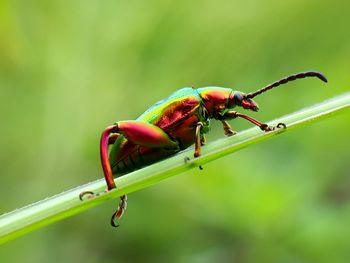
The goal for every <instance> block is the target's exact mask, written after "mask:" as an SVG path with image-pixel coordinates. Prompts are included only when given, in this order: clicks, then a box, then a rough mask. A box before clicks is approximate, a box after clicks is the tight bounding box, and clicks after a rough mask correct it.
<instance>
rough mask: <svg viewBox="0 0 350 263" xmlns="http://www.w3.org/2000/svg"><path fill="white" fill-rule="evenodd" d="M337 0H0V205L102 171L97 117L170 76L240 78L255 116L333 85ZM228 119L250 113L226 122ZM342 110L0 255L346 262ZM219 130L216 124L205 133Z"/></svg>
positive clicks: (13, 258)
mask: <svg viewBox="0 0 350 263" xmlns="http://www.w3.org/2000/svg"><path fill="white" fill-rule="evenodd" d="M349 8H350V4H349V3H347V1H301V0H285V1H257V0H248V1H247V0H246V1H225V0H218V1H198V0H194V1H169V0H164V1H152V0H149V1H97V0H90V1H82V0H81V1H67V0H60V1H8V0H2V1H1V2H0V36H1V37H0V91H1V93H0V94H1V95H0V116H1V128H0V164H1V165H0V185H1V190H0V213H4V212H7V211H11V210H13V209H15V208H17V207H21V206H24V205H26V204H29V203H31V202H35V201H38V200H41V199H44V198H45V197H48V196H52V195H54V194H56V193H59V192H61V191H64V190H66V189H69V188H72V187H75V186H77V185H81V184H84V183H86V182H89V181H92V180H95V179H98V178H101V177H102V171H101V168H100V164H99V156H98V142H99V136H100V133H101V131H102V130H103V128H104V127H105V126H107V125H110V124H111V123H113V122H114V121H117V120H125V119H134V118H136V117H137V116H138V115H139V114H140V113H142V112H143V111H144V110H145V109H147V108H148V107H149V106H150V105H152V104H153V103H154V102H155V101H157V100H159V99H162V98H164V97H166V96H168V95H169V94H170V93H172V92H173V91H175V90H177V89H179V88H182V87H184V86H195V87H201V86H208V85H217V86H225V87H232V88H234V89H237V90H241V91H245V92H249V91H253V90H256V89H257V88H260V87H262V86H264V85H266V84H268V83H270V82H272V81H274V80H277V79H279V78H281V77H284V76H285V75H288V74H291V73H295V72H299V71H303V70H310V69H315V70H319V71H322V72H324V73H325V74H326V75H327V76H328V78H329V84H328V85H324V84H323V83H322V82H319V81H317V80H315V79H306V80H300V81H297V82H294V83H290V84H288V86H284V87H283V88H282V87H281V88H279V89H276V90H274V91H271V92H269V93H266V94H264V95H261V96H260V97H257V98H256V101H257V102H258V103H259V105H260V109H261V110H260V112H259V113H251V114H250V115H251V116H253V117H255V118H257V119H259V120H262V121H267V120H270V119H272V118H276V117H278V116H281V115H283V114H287V113H289V112H293V111H296V110H298V109H301V108H303V107H306V106H308V105H312V104H314V103H316V102H318V101H322V100H324V99H327V98H329V97H332V96H334V95H337V94H340V93H342V92H345V91H347V90H349V82H350V75H349V73H348V72H349V63H350V62H349V61H350V33H349V30H348V27H349V24H350V18H349ZM232 125H233V127H234V128H235V129H236V130H242V129H245V128H247V127H251V125H250V124H249V123H246V122H245V121H244V120H235V121H233V122H232ZM349 128H350V124H349V112H347V113H345V114H341V115H337V116H335V117H333V118H330V119H327V120H325V121H322V122H318V123H316V124H312V125H309V126H305V127H303V128H301V129H297V130H295V131H293V132H290V133H286V134H283V135H281V136H278V137H276V138H273V139H271V140H268V141H266V142H263V143H259V144H256V145H254V146H251V147H249V148H247V149H244V150H242V151H240V152H237V153H235V154H232V155H230V156H227V157H225V158H222V159H220V160H217V161H215V162H212V163H210V164H208V165H205V167H204V170H203V171H199V170H196V169H195V170H190V171H188V172H187V173H184V174H182V175H180V176H176V177H173V178H171V179H169V180H166V181H164V182H161V183H159V184H157V185H156V186H153V187H150V188H148V189H144V190H142V191H139V192H136V193H133V194H130V195H129V207H128V210H127V213H126V215H125V217H124V218H123V220H122V221H121V227H120V228H119V229H117V230H115V229H113V228H111V227H110V225H109V222H108V220H109V218H110V215H111V213H112V212H113V211H114V209H115V208H116V203H117V200H113V201H111V202H108V203H105V204H103V205H101V206H99V207H96V208H94V209H90V210H89V211H87V212H84V213H82V214H79V215H76V216H73V217H71V218H68V219H65V220H63V221H60V222H58V223H55V224H53V225H50V226H48V227H45V228H42V229H40V230H37V231H35V232H32V233H30V234H28V235H26V236H23V237H21V238H19V239H16V240H13V241H11V242H9V243H7V244H5V245H3V246H1V247H0V260H1V262H85V263H90V262H170V263H171V262H194V263H197V262H215V261H216V262H288V263H289V262H321V263H322V262H327V263H328V262H349V261H350V249H349V248H350V176H349V157H350V154H349V153H350V151H349V148H350V142H349ZM222 136H223V131H222V128H221V125H219V124H216V125H214V128H213V130H212V132H211V134H210V136H209V137H208V140H209V141H214V140H215V139H217V138H220V137H222Z"/></svg>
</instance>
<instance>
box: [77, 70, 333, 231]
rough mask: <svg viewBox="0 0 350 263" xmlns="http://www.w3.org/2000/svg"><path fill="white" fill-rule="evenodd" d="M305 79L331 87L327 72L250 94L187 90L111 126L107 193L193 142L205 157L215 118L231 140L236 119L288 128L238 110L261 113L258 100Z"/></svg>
mask: <svg viewBox="0 0 350 263" xmlns="http://www.w3.org/2000/svg"><path fill="white" fill-rule="evenodd" d="M305 77H317V78H319V79H320V80H322V81H324V82H327V78H326V77H325V76H324V75H323V74H322V73H320V72H316V71H307V72H301V73H297V74H293V75H289V76H287V77H285V78H282V79H280V80H278V81H275V82H273V83H272V84H270V85H268V86H265V87H263V88H261V89H259V90H257V91H255V92H252V93H248V94H246V93H243V92H240V91H234V90H233V89H231V88H222V87H203V88H197V89H196V88H193V87H187V88H182V89H180V90H178V91H175V92H174V93H173V94H171V95H170V96H169V97H167V98H166V99H163V100H160V101H158V102H157V103H155V104H154V105H153V106H151V107H150V108H149V109H148V110H146V111H145V112H144V113H143V114H141V116H139V117H138V118H137V119H136V120H127V121H118V122H116V123H115V124H114V125H112V126H109V127H107V128H106V129H105V130H104V131H103V133H102V136H101V141H100V157H101V163H102V168H103V173H104V177H105V180H106V183H107V191H109V190H112V189H114V188H116V185H115V183H114V178H113V175H115V176H122V175H124V174H125V173H128V172H131V171H133V170H136V169H139V168H141V167H143V166H146V165H150V164H152V163H155V162H157V161H159V160H162V159H164V158H166V157H168V156H170V155H173V154H176V153H177V152H179V151H182V150H184V149H186V148H187V147H189V146H191V145H192V144H193V143H194V144H195V150H194V157H195V158H196V157H199V156H200V155H201V146H202V145H204V144H205V142H206V139H205V133H207V132H208V131H209V129H210V119H215V120H218V121H221V122H222V124H223V129H224V133H225V135H227V136H232V135H234V134H235V133H236V132H235V131H234V130H232V128H231V126H230V125H229V123H228V122H227V121H228V120H232V119H235V118H243V119H245V120H247V121H249V122H251V123H253V124H254V125H256V126H258V127H259V128H260V129H261V130H262V131H265V132H269V131H272V130H274V129H276V128H281V127H284V128H286V126H285V124H283V123H281V124H279V125H277V126H276V127H271V126H268V125H267V124H265V123H262V122H260V121H258V120H256V119H254V118H252V117H249V116H247V115H244V114H241V113H239V112H237V111H234V110H233V109H234V108H235V107H242V108H243V109H245V110H251V111H258V110H259V107H258V104H257V103H256V102H255V101H254V100H252V98H254V97H255V96H257V95H259V94H261V93H264V92H266V91H267V90H270V89H272V88H275V87H277V86H280V85H281V84H285V83H287V82H289V81H293V80H296V79H301V78H305ZM109 146H111V147H110V149H109ZM85 194H89V195H90V197H93V196H96V195H98V194H94V193H93V192H91V191H86V192H83V193H81V194H80V199H81V200H82V199H83V196H84V195H85ZM126 201H127V197H126V195H123V196H121V197H120V203H119V206H118V209H117V210H116V212H115V213H114V214H113V215H112V218H111V224H112V226H118V225H117V224H116V223H115V221H116V220H117V219H119V218H121V216H122V215H123V213H124V211H125V209H126Z"/></svg>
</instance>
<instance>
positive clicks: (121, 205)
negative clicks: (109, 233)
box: [111, 195, 128, 227]
mask: <svg viewBox="0 0 350 263" xmlns="http://www.w3.org/2000/svg"><path fill="white" fill-rule="evenodd" d="M127 200H128V197H127V196H126V195H122V196H121V197H120V202H119V206H118V209H117V211H115V212H114V213H113V215H112V218H111V225H112V226H113V227H118V226H119V224H117V223H116V222H117V220H118V219H120V218H121V217H122V216H123V214H124V212H125V210H126V207H127Z"/></svg>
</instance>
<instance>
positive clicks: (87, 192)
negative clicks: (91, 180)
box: [79, 191, 98, 201]
mask: <svg viewBox="0 0 350 263" xmlns="http://www.w3.org/2000/svg"><path fill="white" fill-rule="evenodd" d="M86 195H88V199H90V198H93V197H95V196H98V194H96V193H94V192H92V191H84V192H81V193H80V194H79V199H80V201H84V196H86Z"/></svg>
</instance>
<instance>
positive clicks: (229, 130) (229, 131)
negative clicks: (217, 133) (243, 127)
mask: <svg viewBox="0 0 350 263" xmlns="http://www.w3.org/2000/svg"><path fill="white" fill-rule="evenodd" d="M221 123H222V125H223V127H224V132H225V135H226V136H232V135H235V134H236V133H237V132H236V131H234V130H232V128H231V126H230V124H229V123H228V122H227V121H224V120H222V121H221Z"/></svg>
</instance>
